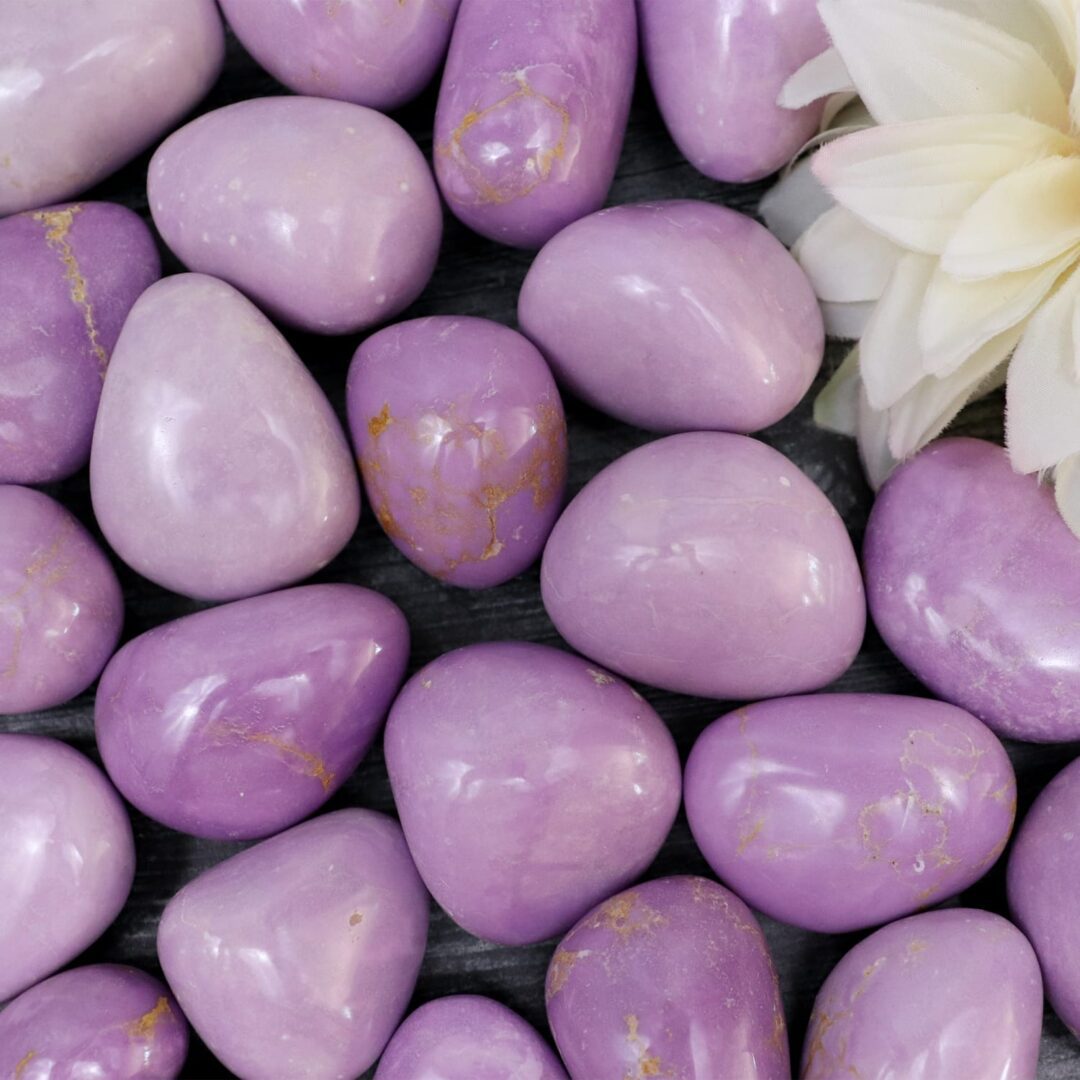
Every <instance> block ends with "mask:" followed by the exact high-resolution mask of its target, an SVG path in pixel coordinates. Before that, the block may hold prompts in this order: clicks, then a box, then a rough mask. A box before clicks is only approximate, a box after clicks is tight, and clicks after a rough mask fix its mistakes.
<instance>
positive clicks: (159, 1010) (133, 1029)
mask: <svg viewBox="0 0 1080 1080" xmlns="http://www.w3.org/2000/svg"><path fill="white" fill-rule="evenodd" d="M171 1014H172V1009H170V1008H169V999H168V998H164V997H159V998H158V999H157V1004H156V1005H155V1006H154V1007H153V1008H152V1009H151V1010H150V1011H149V1012H144V1013H143V1014H142V1016H140V1017H139V1018H138V1019H137V1020H132V1021H131V1023H130V1024H128V1025H127V1026H126V1027H125V1030H126V1031H127V1033H128V1035H130V1036H131V1037H132V1038H133V1039H152V1038H153V1037H154V1032H155V1030H156V1029H157V1026H158V1024H159V1023H161V1021H162V1020H164V1019H165V1017H166V1016H170V1015H171Z"/></svg>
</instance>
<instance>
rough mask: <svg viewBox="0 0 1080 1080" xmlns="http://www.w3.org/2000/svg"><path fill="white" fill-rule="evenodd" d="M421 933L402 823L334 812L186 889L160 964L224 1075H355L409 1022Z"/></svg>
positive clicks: (167, 924)
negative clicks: (406, 1014)
mask: <svg viewBox="0 0 1080 1080" xmlns="http://www.w3.org/2000/svg"><path fill="white" fill-rule="evenodd" d="M427 923H428V901H427V894H426V893H425V892H424V888H423V886H422V885H421V883H420V879H419V878H418V877H417V875H416V870H415V869H414V867H413V864H412V860H411V859H410V858H409V852H408V850H407V849H406V847H405V840H404V838H403V837H402V835H401V830H400V829H399V828H398V826H397V824H396V823H395V822H393V821H391V819H390V818H388V817H385V816H384V815H382V814H376V813H373V812H372V811H370V810H339V811H337V812H336V813H333V814H326V815H324V816H323V817H319V818H315V819H314V820H312V821H306V822H304V824H303V825H297V826H295V828H292V829H289V830H288V832H283V833H281V834H279V835H278V836H275V837H273V838H272V839H270V840H264V841H262V843H260V844H256V845H255V847H252V848H248V849H247V850H246V851H242V852H241V853H240V854H239V855H234V856H233V857H232V858H231V859H226V860H225V862H223V863H219V864H218V865H217V866H215V867H213V868H211V869H210V870H207V871H206V872H205V873H204V874H202V875H200V876H199V877H197V878H196V879H195V880H194V881H192V882H190V883H189V884H187V885H185V886H184V888H183V889H181V890H180V892H178V893H177V894H176V896H174V897H173V898H172V900H170V901H169V903H168V905H167V906H166V908H165V912H164V914H163V915H162V917H161V924H160V926H159V928H158V958H159V959H160V961H161V966H162V968H163V969H164V971H165V977H166V978H167V979H168V980H169V985H170V986H171V987H172V990H173V993H175V994H176V997H177V1000H178V1001H179V1002H180V1007H181V1008H182V1009H183V1010H184V1013H185V1015H186V1016H187V1018H188V1019H189V1020H190V1021H191V1024H192V1026H193V1027H194V1028H195V1030H196V1031H197V1032H198V1033H199V1035H200V1037H201V1038H202V1040H203V1042H205V1043H206V1045H207V1046H208V1047H209V1048H210V1050H211V1051H212V1052H213V1053H214V1054H215V1055H216V1056H217V1057H218V1059H219V1060H220V1061H221V1062H222V1063H223V1064H224V1065H225V1066H226V1067H227V1068H228V1069H230V1070H231V1071H232V1072H234V1073H236V1074H237V1075H239V1076H244V1077H259V1078H260V1080H297V1078H298V1077H312V1078H314V1077H342V1078H351V1077H355V1076H357V1075H359V1074H360V1073H362V1072H363V1071H364V1070H365V1069H366V1068H368V1066H370V1065H372V1064H374V1062H375V1060H376V1058H378V1056H379V1054H380V1053H381V1052H382V1049H383V1047H384V1046H385V1045H386V1042H387V1040H388V1039H389V1038H390V1035H391V1034H392V1033H393V1030H394V1028H395V1027H396V1026H397V1023H398V1021H399V1020H400V1019H401V1017H402V1015H403V1014H404V1012H405V1008H406V1006H407V1005H408V1002H409V997H410V995H411V994H412V990H413V985H414V983H415V982H416V975H417V972H418V971H419V970H420V961H421V959H422V957H423V954H424V944H425V941H426V938H427Z"/></svg>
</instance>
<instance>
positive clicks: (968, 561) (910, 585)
mask: <svg viewBox="0 0 1080 1080" xmlns="http://www.w3.org/2000/svg"><path fill="white" fill-rule="evenodd" d="M863 561H864V565H865V567H866V590H867V598H868V600H869V603H870V612H871V614H872V616H873V619H874V623H875V624H876V626H877V628H878V630H879V631H880V633H881V636H882V637H883V638H884V639H885V643H886V644H887V645H888V646H889V648H890V649H892V651H893V652H894V653H895V654H896V655H897V656H898V657H899V658H900V659H901V660H902V661H903V662H904V663H905V664H906V665H907V666H908V667H909V668H910V669H911V670H912V671H913V672H914V673H915V674H916V675H917V676H918V677H919V678H920V679H921V680H922V681H923V682H924V683H925V684H926V685H927V686H928V687H929V688H930V689H931V690H932V691H933V692H934V693H935V694H937V695H938V696H939V697H943V698H945V699H946V700H947V701H952V702H954V703H955V704H957V705H960V706H962V707H963V708H965V709H967V710H969V711H970V712H972V713H974V714H975V715H976V716H977V717H979V719H980V720H983V721H984V722H985V723H987V724H988V725H989V726H990V727H991V728H993V729H994V730H995V731H996V732H997V733H998V734H999V735H1004V736H1008V737H1009V738H1013V739H1029V740H1031V741H1033V742H1062V741H1065V740H1067V739H1076V738H1080V542H1078V541H1077V539H1076V537H1075V536H1074V535H1073V534H1072V533H1071V532H1070V531H1069V528H1068V526H1067V525H1066V524H1065V522H1064V521H1063V520H1062V518H1061V515H1060V514H1059V513H1058V512H1057V508H1056V507H1055V505H1054V496H1053V492H1052V490H1051V489H1050V488H1049V487H1046V486H1043V485H1040V483H1039V481H1038V479H1037V478H1036V477H1034V476H1021V475H1020V474H1018V473H1015V472H1013V469H1012V466H1011V465H1010V464H1009V458H1008V455H1007V454H1006V453H1005V451H1004V450H1003V449H1002V448H1001V447H1000V446H995V445H993V444H992V443H988V442H984V441H983V440H981V439H941V440H940V441H938V442H935V443H932V444H931V445H930V446H929V447H927V449H925V450H923V451H922V453H920V454H918V455H917V456H916V457H914V458H913V459H912V460H911V461H909V462H907V463H905V464H904V465H901V466H900V468H899V469H897V470H896V472H895V473H893V475H892V476H891V477H890V478H889V480H888V481H887V483H886V484H885V486H884V487H883V488H882V489H881V492H880V493H879V494H878V497H877V501H876V502H875V503H874V509H873V511H872V513H871V515H870V520H869V523H868V524H867V527H866V541H865V545H864V547H863Z"/></svg>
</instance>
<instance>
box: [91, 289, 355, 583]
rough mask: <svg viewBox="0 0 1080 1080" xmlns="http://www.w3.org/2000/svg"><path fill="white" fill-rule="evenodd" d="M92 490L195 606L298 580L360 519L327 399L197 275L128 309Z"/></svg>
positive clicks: (97, 441)
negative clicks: (195, 601)
mask: <svg viewBox="0 0 1080 1080" xmlns="http://www.w3.org/2000/svg"><path fill="white" fill-rule="evenodd" d="M90 489H91V493H92V495H93V499H94V513H95V514H96V515H97V519H98V523H99V524H100V526H101V531H102V532H103V533H104V534H105V537H106V539H107V540H108V541H109V543H110V544H111V545H112V547H113V548H114V549H115V550H116V553H117V554H118V555H119V556H120V557H121V558H122V559H123V560H124V561H125V562H126V563H128V565H129V566H131V567H132V568H133V569H135V570H137V571H138V572H139V573H140V574H143V575H144V576H145V577H148V578H150V580H151V581H155V582H157V583H158V584H159V585H164V586H165V588H167V589H173V590H174V591H176V592H179V593H184V594H185V595H187V596H193V597H198V598H200V599H205V600H235V599H238V598H240V597H243V596H250V595H252V594H254V593H259V592H266V591H268V590H270V589H276V588H280V587H281V586H282V585H289V584H292V583H293V582H295V581H298V580H299V579H301V578H304V577H307V576H308V575H309V574H312V573H314V572H315V571H316V570H319V569H321V568H322V567H323V566H325V565H326V564H327V563H328V562H329V561H330V560H331V559H332V558H333V557H334V556H335V555H336V554H337V553H338V552H339V551H340V550H341V549H342V548H343V547H344V546H345V544H346V543H347V542H348V540H349V537H350V536H352V533H353V530H354V529H355V528H356V521H357V517H358V515H359V512H360V487H359V484H358V482H357V477H356V469H355V466H354V465H353V461H352V455H351V453H350V452H349V445H348V442H347V441H346V438H345V433H344V432H343V431H342V430H341V425H340V424H339V423H338V419H337V417H336V416H335V415H334V411H333V409H332V408H331V407H330V403H329V402H328V401H327V400H326V397H325V396H324V395H323V392H322V390H321V389H320V388H319V386H318V384H317V383H316V382H315V380H314V379H313V378H312V377H311V375H310V373H309V372H308V370H307V368H305V367H304V365H303V364H302V363H301V362H300V359H299V357H297V355H296V353H294V352H293V351H292V349H291V348H290V347H289V345H288V343H287V342H286V341H285V339H284V338H283V337H282V336H281V334H280V333H278V331H277V330H276V329H275V328H274V326H273V325H272V324H271V322H270V321H269V320H268V319H267V318H266V317H265V316H264V315H263V314H262V313H261V312H260V311H259V310H258V309H257V308H256V307H255V306H254V305H253V304H251V303H249V302H248V301H247V300H245V299H244V297H243V296H241V295H240V293H238V292H237V291H236V290H235V289H233V288H232V287H231V286H229V285H226V284H225V283H224V282H223V281H218V280H217V279H216V278H211V277H205V276H204V275H202V274H180V275H177V276H175V277H170V278H166V279H165V280H164V281H159V282H158V283H157V284H156V285H152V286H151V287H150V288H149V289H148V290H147V291H146V292H145V293H143V295H142V296H141V297H140V298H139V300H138V301H137V302H136V304H135V306H134V307H133V308H132V309H131V314H130V315H129V316H128V320H127V322H126V323H125V324H124V329H123V332H122V333H121V334H120V340H119V341H118V342H117V344H116V349H115V350H114V351H113V357H112V361H111V363H110V364H109V370H108V373H107V375H106V378H105V386H104V388H103V390H102V395H101V406H100V408H99V409H98V417H97V424H96V426H95V428H94V442H93V448H92V451H91V457H90Z"/></svg>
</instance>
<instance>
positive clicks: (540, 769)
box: [384, 642, 681, 945]
mask: <svg viewBox="0 0 1080 1080" xmlns="http://www.w3.org/2000/svg"><path fill="white" fill-rule="evenodd" d="M384 746H385V752H386V765H387V769H388V771H389V773H390V784H391V786H392V788H393V791H394V801H395V802H396V804H397V808H398V813H399V815H400V817H401V823H402V827H403V828H404V829H405V835H406V837H407V838H408V841H409V849H410V850H411V851H412V854H413V858H414V859H415V860H416V865H417V868H418V869H419V871H420V873H421V875H422V876H423V878H424V881H425V882H426V883H427V886H428V888H429V889H430V890H431V891H432V893H433V894H434V895H435V899H436V900H438V901H439V903H440V904H442V906H443V907H444V908H445V909H446V910H447V912H449V914H450V916H451V917H452V918H453V919H454V920H455V921H456V922H458V923H459V924H460V925H461V926H463V927H464V928H465V929H466V930H468V931H469V932H470V933H473V934H476V935H477V936H478V937H482V938H486V939H488V940H491V941H497V942H500V943H503V944H507V945H521V944H526V943H529V942H535V941H543V940H544V939H545V938H549V937H552V936H553V935H555V934H560V933H563V932H564V931H565V930H566V929H567V928H568V927H570V926H571V925H572V924H573V922H574V921H575V920H576V919H578V918H580V917H581V915H582V914H583V913H584V912H586V911H588V910H589V908H590V907H591V906H592V905H593V904H595V903H597V902H598V901H599V900H601V899H603V898H604V897H606V896H610V895H611V894H612V893H613V892H615V891H616V890H617V889H620V888H622V887H623V886H624V885H627V884H628V883H629V882H631V881H633V880H634V879H635V878H636V877H638V876H639V875H640V874H641V873H642V872H643V871H644V870H645V869H646V867H647V866H648V865H649V863H651V862H652V860H653V858H654V857H655V855H656V853H657V851H659V849H660V845H661V844H662V843H663V841H664V838H665V837H666V836H667V834H668V830H669V829H670V828H671V824H672V822H673V821H674V819H675V814H676V812H677V810H678V808H679V796H680V792H681V777H680V775H679V760H678V755H677V753H676V750H675V744H674V741H673V740H672V738H671V735H670V734H669V733H668V730H667V728H666V727H665V726H664V723H663V721H662V720H661V719H660V718H659V717H658V716H657V715H656V713H655V712H654V711H653V709H652V707H651V706H650V705H648V703H646V702H645V701H644V700H642V699H641V698H640V697H639V696H638V695H637V694H636V693H635V692H634V691H633V690H631V689H630V687H629V686H627V685H626V684H625V683H623V682H622V680H621V679H616V678H615V677H614V676H612V675H609V674H607V672H604V671H601V670H600V669H598V668H595V667H591V666H590V665H589V664H588V663H587V662H586V661H584V660H582V659H580V658H579V657H576V656H571V655H568V654H567V653H564V652H561V651H559V650H556V649H551V648H548V647H547V646H545V645H534V644H530V643H526V642H497V643H488V644H482V645H470V646H466V647H465V648H463V649H458V650H456V651H455V652H451V653H447V654H445V655H443V656H441V657H440V658H439V659H438V660H435V661H434V662H433V663H431V664H428V665H427V667H425V668H423V669H422V670H420V671H419V672H417V674H416V675H414V676H413V677H412V679H410V680H409V682H408V683H406V685H405V688H404V689H403V690H402V692H401V694H400V695H399V696H398V699H397V701H396V702H395V703H394V707H393V709H392V710H391V712H390V719H389V720H388V721H387V727H386V736H385V739H384Z"/></svg>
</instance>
